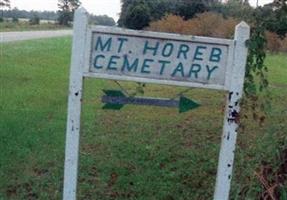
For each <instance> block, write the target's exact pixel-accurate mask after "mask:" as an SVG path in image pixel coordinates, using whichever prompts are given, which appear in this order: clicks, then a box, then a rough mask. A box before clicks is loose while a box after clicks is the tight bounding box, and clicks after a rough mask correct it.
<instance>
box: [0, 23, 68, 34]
mask: <svg viewBox="0 0 287 200" xmlns="http://www.w3.org/2000/svg"><path fill="white" fill-rule="evenodd" d="M68 28H69V27H66V26H60V25H58V24H55V23H41V24H36V25H30V24H29V22H25V21H19V22H0V32H10V31H37V30H58V29H68Z"/></svg>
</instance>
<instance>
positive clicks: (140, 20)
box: [125, 3, 151, 29]
mask: <svg viewBox="0 0 287 200" xmlns="http://www.w3.org/2000/svg"><path fill="white" fill-rule="evenodd" d="M150 21H151V17H150V9H149V7H148V6H147V5H146V4H143V3H142V4H139V5H136V6H135V7H132V8H131V9H130V11H129V13H128V14H127V16H126V22H125V26H126V27H127V28H133V29H142V28H144V27H146V26H148V25H149V23H150Z"/></svg>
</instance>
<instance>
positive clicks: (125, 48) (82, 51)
mask: <svg viewBox="0 0 287 200" xmlns="http://www.w3.org/2000/svg"><path fill="white" fill-rule="evenodd" d="M249 34H250V28H249V26H248V25H247V24H246V23H245V22H241V23H240V24H238V25H237V26H236V29H235V37H234V39H233V40H228V39H219V38H207V37H197V36H184V35H178V34H167V33H156V32H146V31H133V30H127V29H120V28H115V27H103V26H89V25H88V14H87V12H86V10H85V9H84V8H79V9H78V10H77V11H76V12H75V17H74V35H73V47H72V60H71V70H70V86H69V101H68V117H67V132H66V150H65V154H66V157H65V172H64V194H63V199H64V200H74V199H76V189H77V174H78V158H79V136H80V135H79V134H80V114H81V102H82V101H81V100H82V92H83V91H82V89H83V88H82V85H83V79H84V77H92V78H102V79H112V80H125V81H136V82H143V83H155V84H166V85H177V86H186V87H198V88H209V89H218V90H225V91H227V92H228V94H227V102H226V110H225V116H224V125H223V134H222V141H221V148H220V153H219V163H218V170H217V178H216V186H215V193H214V199H215V200H227V199H228V197H229V190H230V183H231V175H232V168H233V160H234V151H235V146H236V138H237V128H238V120H237V118H238V116H239V110H240V108H239V105H240V104H239V101H240V98H241V96H242V91H243V82H244V74H245V65H246V58H247V47H246V41H247V40H248V39H249ZM105 101H106V102H107V103H112V102H114V101H121V103H123V104H128V103H132V104H143V103H145V104H157V102H154V101H153V100H149V99H129V98H127V97H125V96H123V95H122V98H121V99H120V100H119V99H118V98H117V99H114V98H113V97H109V96H107V97H105ZM165 104H168V105H171V106H178V105H180V102H176V101H168V100H166V101H165ZM192 106H195V105H192Z"/></svg>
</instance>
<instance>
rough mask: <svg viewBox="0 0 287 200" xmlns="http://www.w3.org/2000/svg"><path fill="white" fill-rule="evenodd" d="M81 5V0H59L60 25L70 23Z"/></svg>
mask: <svg viewBox="0 0 287 200" xmlns="http://www.w3.org/2000/svg"><path fill="white" fill-rule="evenodd" d="M80 5H81V2H80V1H79V0H59V3H58V8H59V9H60V10H59V11H58V13H59V17H58V21H59V24H60V25H66V26H67V25H69V24H70V23H71V22H72V21H73V16H74V11H75V10H76V9H77V8H78V7H79V6H80Z"/></svg>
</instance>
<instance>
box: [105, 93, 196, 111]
mask: <svg viewBox="0 0 287 200" xmlns="http://www.w3.org/2000/svg"><path fill="white" fill-rule="evenodd" d="M103 91H104V93H105V94H106V95H104V96H103V97H102V102H103V103H106V104H105V105H104V106H103V109H113V110H120V109H121V108H122V107H123V106H124V105H126V104H133V105H150V106H161V107H177V108H179V113H183V112H187V111H189V110H192V109H195V108H197V107H199V106H200V105H199V104H198V103H196V102H194V101H192V100H190V99H188V98H186V97H184V96H182V97H180V99H179V100H174V99H163V98H151V97H128V96H126V95H125V94H124V93H123V92H121V91H119V90H103Z"/></svg>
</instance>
